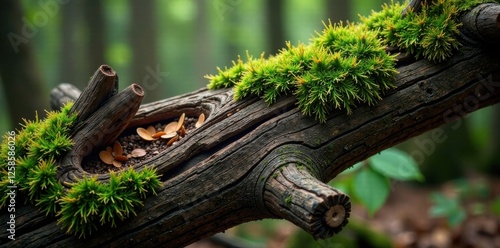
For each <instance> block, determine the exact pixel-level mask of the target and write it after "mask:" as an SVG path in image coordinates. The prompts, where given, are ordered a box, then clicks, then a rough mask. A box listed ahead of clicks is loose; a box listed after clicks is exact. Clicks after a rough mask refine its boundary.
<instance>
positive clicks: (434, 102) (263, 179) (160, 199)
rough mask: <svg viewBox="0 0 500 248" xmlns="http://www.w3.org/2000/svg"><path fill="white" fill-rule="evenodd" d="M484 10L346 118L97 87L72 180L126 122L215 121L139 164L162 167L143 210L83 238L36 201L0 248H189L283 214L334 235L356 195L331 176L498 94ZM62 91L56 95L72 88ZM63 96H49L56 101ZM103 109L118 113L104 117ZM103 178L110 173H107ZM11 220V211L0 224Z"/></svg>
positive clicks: (227, 92)
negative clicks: (456, 43)
mask: <svg viewBox="0 0 500 248" xmlns="http://www.w3.org/2000/svg"><path fill="white" fill-rule="evenodd" d="M481 8H484V9H482V10H481V9H475V10H473V11H472V12H471V13H472V14H469V15H467V16H466V17H465V19H464V22H465V24H464V27H465V28H467V30H468V32H467V34H469V35H470V36H469V37H467V40H468V41H469V42H470V43H469V44H468V46H465V47H462V48H461V50H460V53H458V54H456V55H455V56H453V57H452V58H451V59H449V60H447V61H446V62H444V63H440V64H433V63H431V62H428V61H426V60H416V61H415V60H403V59H402V60H401V61H404V62H401V63H399V64H398V70H399V74H398V76H397V78H396V86H397V88H396V89H394V90H391V91H390V92H388V93H387V94H386V95H385V96H384V99H383V100H381V101H380V102H379V103H378V104H377V105H375V106H359V107H358V108H357V109H355V110H353V112H352V114H350V115H347V114H346V113H345V112H343V111H338V112H336V113H334V114H332V115H330V116H329V117H328V119H327V121H326V122H325V123H318V122H317V121H316V120H314V119H313V118H310V117H305V116H303V115H302V113H300V111H298V110H297V109H296V108H295V105H296V101H295V99H294V98H293V97H285V98H282V99H280V100H279V101H278V102H277V103H275V104H273V105H270V106H268V105H267V104H266V103H265V102H263V101H261V100H260V99H258V98H247V99H245V100H242V101H233V92H232V90H231V89H223V90H214V91H211V90H207V89H201V90H198V91H195V92H191V93H188V94H185V95H181V96H176V97H172V98H168V99H165V100H161V101H158V102H154V103H150V104H145V105H141V106H140V107H139V102H140V99H141V98H142V96H143V95H144V92H143V90H142V89H141V88H140V86H138V85H132V86H131V87H130V88H129V89H128V90H125V91H124V92H125V93H116V92H113V91H114V90H113V89H115V88H114V87H115V86H114V85H113V87H107V88H106V89H104V90H103V89H101V88H99V87H97V88H96V89H94V90H92V91H91V92H90V93H92V94H97V92H95V91H102V92H100V93H98V95H103V96H105V97H104V99H105V100H102V99H101V100H99V101H98V103H92V104H89V101H87V100H86V101H83V103H82V105H79V104H75V106H93V107H91V108H90V107H89V109H90V110H91V111H88V114H86V115H83V117H81V118H82V119H81V120H80V123H85V124H79V126H77V127H78V128H76V129H75V131H74V136H73V137H80V136H81V137H82V139H81V140H78V141H77V142H76V143H77V145H76V146H75V148H74V150H72V151H70V152H69V153H68V154H67V155H66V156H65V158H64V159H63V160H62V161H61V168H62V169H61V170H60V171H58V173H59V174H58V175H59V178H60V179H61V180H64V181H65V182H74V181H76V180H78V179H79V178H81V177H83V176H84V175H86V174H88V173H87V172H85V171H84V170H82V169H81V166H80V164H79V163H81V160H82V159H83V157H85V156H86V155H88V154H89V153H91V152H92V151H94V152H95V151H96V150H97V149H98V148H101V147H102V146H103V145H106V144H107V143H109V142H112V141H113V139H114V138H116V137H117V136H118V135H120V134H121V133H122V132H123V131H124V130H130V129H135V128H136V127H139V126H146V125H149V124H154V123H157V122H160V121H165V120H170V119H174V118H176V117H178V116H180V115H181V114H182V113H185V114H186V115H187V116H194V117H195V116H198V115H199V114H201V113H204V114H205V116H207V119H206V122H205V123H204V124H203V125H202V126H201V127H200V128H198V129H196V130H194V131H193V132H191V133H190V134H189V135H187V136H186V137H185V138H184V139H182V140H181V141H180V142H178V143H177V144H175V145H174V146H171V147H169V148H167V149H165V150H164V151H163V152H161V153H160V154H158V155H157V156H155V157H153V158H151V159H149V160H147V161H145V162H143V163H141V164H137V165H134V168H135V169H137V170H140V169H141V168H142V167H144V166H154V167H155V168H156V169H157V171H158V172H159V173H160V174H162V178H161V180H162V186H161V188H160V189H158V190H157V193H158V194H157V195H156V196H152V197H150V198H148V199H147V200H146V201H145V203H144V206H143V207H142V208H141V209H140V210H139V211H138V212H137V215H136V216H134V217H132V218H130V219H127V220H126V221H123V222H120V223H119V224H118V227H116V228H109V227H102V228H101V229H100V230H99V231H98V232H97V233H93V234H92V235H91V236H90V237H89V238H86V239H78V238H77V237H74V236H71V235H67V234H65V233H64V232H63V231H61V230H60V228H59V227H58V226H57V224H56V221H55V218H53V217H51V216H48V217H47V216H45V215H44V214H43V213H40V212H38V211H37V210H36V208H35V207H33V206H28V205H25V206H18V207H17V209H16V240H8V239H7V238H5V237H7V235H6V232H5V230H2V232H1V234H2V235H1V237H0V240H1V241H2V245H1V247H4V246H5V247H7V246H8V247H23V246H26V245H27V244H29V245H30V246H34V247H35V246H40V247H41V246H43V247H55V246H64V247H66V246H67V247H92V246H99V247H103V246H104V247H108V246H113V247H116V246H125V247H129V246H138V247H149V246H155V245H158V244H164V245H167V246H169V247H181V246H185V245H187V244H190V243H192V242H195V241H197V240H199V239H201V238H204V237H208V236H211V235H214V234H216V233H218V232H221V231H224V230H226V229H227V228H230V227H233V226H235V225H238V224H240V223H244V222H248V221H252V220H259V219H263V218H282V219H287V220H289V221H291V222H293V223H294V224H296V225H298V226H300V227H301V228H303V229H305V230H306V231H308V232H309V233H311V235H313V236H315V237H317V238H326V237H330V236H331V235H333V234H334V233H337V232H339V231H340V230H341V229H342V227H343V226H344V225H345V224H346V223H347V218H348V217H349V211H350V203H349V198H348V197H347V196H346V195H345V194H343V193H342V192H340V191H338V190H336V189H334V188H332V187H330V186H328V185H326V184H325V183H326V182H328V181H330V180H332V179H333V178H335V176H336V175H338V174H339V173H340V172H342V171H343V170H345V169H347V168H348V167H349V166H351V165H353V164H354V163H356V162H358V161H361V160H363V159H366V158H368V157H369V156H371V155H373V154H376V153H378V152H380V151H381V150H383V149H385V148H388V147H391V146H394V145H396V144H398V143H401V142H403V141H405V140H408V139H409V138H411V137H415V136H417V135H419V134H421V133H423V132H425V131H428V130H431V129H433V128H436V127H439V126H441V125H443V124H446V123H449V122H452V121H454V120H457V119H458V118H461V117H464V116H465V115H466V114H468V113H471V112H474V111H476V110H478V109H480V108H483V107H486V106H489V105H492V104H495V103H498V102H499V101H500V59H499V58H500V49H498V46H496V45H488V43H489V44H498V43H494V42H493V40H492V39H496V41H495V42H498V41H499V39H498V35H497V34H498V33H500V31H499V29H500V25H499V20H500V18H498V17H499V13H500V11H499V8H498V5H489V7H484V6H483V7H481ZM469 22H470V23H469ZM479 22H480V23H482V24H484V25H478V23H479ZM485 23H486V24H485ZM492 23H494V24H495V25H492ZM483 27H488V30H484V29H483ZM495 27H496V30H495ZM492 29H493V30H495V31H491V30H492ZM485 37H486V38H485ZM485 39H487V40H488V42H484V40H485ZM103 68H104V70H103V72H106V73H107V74H110V75H111V74H113V73H110V72H112V69H111V68H110V67H107V66H104V67H101V68H100V69H99V70H102V69H103ZM96 74H98V72H97V73H96ZM103 78H106V77H103ZM96 79H97V78H96ZM104 81H106V82H108V83H107V84H106V85H108V84H109V82H112V83H113V84H114V83H115V81H114V79H113V80H111V79H106V80H104ZM64 88H68V87H59V88H58V89H59V91H58V92H59V93H57V94H56V93H54V95H58V96H65V95H66V96H67V95H68V94H65V92H66V91H65V90H62V89H64ZM55 92H57V90H56V91H55ZM84 92H85V91H84ZM146 93H147V92H146ZM83 94H84V93H82V95H83ZM59 99H60V97H55V99H53V101H52V102H53V103H55V104H54V105H55V106H58V102H60V101H59ZM79 99H81V98H79ZM90 99H97V98H95V97H91V98H90ZM77 102H78V100H77ZM124 102H131V104H123V103H124ZM136 107H138V110H137V113H135V110H136ZM77 108H78V109H80V108H82V107H75V109H77ZM82 109H87V108H86V107H83V108H82ZM100 111H107V112H103V113H101V112H100ZM113 112H115V113H120V114H119V115H118V114H116V116H114V115H113ZM131 113H132V114H131ZM134 113H135V114H134ZM103 116H112V118H111V120H110V121H109V122H107V121H103ZM96 128H97V129H98V128H106V129H105V130H106V135H105V136H99V137H97V138H95V139H94V138H92V139H91V140H92V141H93V142H87V141H86V140H85V137H89V136H88V135H84V134H85V133H86V132H92V130H95V129H96ZM101 130H102V129H101ZM79 133H80V134H79ZM105 137H108V138H105ZM94 140H98V141H97V142H94ZM87 144H90V145H87ZM95 176H97V178H98V180H101V181H106V180H107V179H109V174H99V175H95ZM7 219H8V214H7V213H6V212H4V211H3V212H2V215H1V217H0V220H1V222H3V223H6V222H7V221H8V220H7Z"/></svg>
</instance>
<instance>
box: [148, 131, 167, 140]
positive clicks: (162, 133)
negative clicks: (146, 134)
mask: <svg viewBox="0 0 500 248" xmlns="http://www.w3.org/2000/svg"><path fill="white" fill-rule="evenodd" d="M165 134H167V133H165V132H157V133H155V134H153V135H152V136H151V137H153V139H159V138H160V137H161V136H162V135H165Z"/></svg>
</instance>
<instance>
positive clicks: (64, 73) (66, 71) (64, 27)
mask: <svg viewBox="0 0 500 248" xmlns="http://www.w3.org/2000/svg"><path fill="white" fill-rule="evenodd" d="M81 5H82V3H81V1H70V2H68V3H67V4H66V5H64V6H61V7H60V11H61V32H60V33H59V41H60V42H61V51H60V52H59V54H60V58H61V59H60V60H59V64H60V67H59V68H60V70H59V80H58V81H59V83H61V82H66V83H71V84H74V85H75V86H77V87H80V88H83V87H85V83H86V81H85V80H82V79H84V78H85V77H84V75H83V73H82V71H81V70H80V68H81V66H79V64H81V63H82V61H85V60H83V59H82V58H80V57H79V56H80V55H81V54H82V53H80V52H79V51H80V50H81V49H80V48H81V47H79V46H78V45H79V44H81V42H79V39H78V37H77V35H78V33H79V32H78V31H79V30H78V28H79V26H80V25H79V24H80V23H81V11H80V10H81ZM94 68H95V66H94ZM85 75H91V73H90V72H88V73H86V74H85ZM51 83H54V84H55V83H56V82H51Z"/></svg>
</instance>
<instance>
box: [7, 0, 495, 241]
mask: <svg viewBox="0 0 500 248" xmlns="http://www.w3.org/2000/svg"><path fill="white" fill-rule="evenodd" d="M385 2H387V3H389V2H390V1H389V0H372V1H362V0H309V1H303V0H272V1H264V0H254V1H249V0H169V1H167V0H164V1H160V0H157V1H138V0H136V1H134V0H129V1H119V0H106V1H97V0H87V1H83V0H41V1H30V0H22V1H15V0H7V1H2V4H1V6H0V35H1V38H0V39H1V40H0V82H1V84H0V89H1V90H0V117H1V118H0V132H2V133H4V132H5V131H8V130H12V129H13V128H17V127H18V123H19V122H21V118H28V119H33V118H34V113H35V111H38V113H39V115H40V116H42V117H43V116H44V114H43V113H44V109H49V92H50V90H51V89H52V88H53V87H55V86H56V85H58V84H60V83H63V82H65V83H71V84H73V85H75V86H77V87H78V88H80V89H83V88H84V87H85V85H86V83H87V82H88V80H89V78H90V77H91V76H92V74H93V73H94V71H95V70H96V69H97V68H98V67H99V66H100V65H101V64H108V65H110V66H112V67H113V68H114V69H115V70H116V71H117V73H118V75H119V79H120V88H121V89H123V88H124V87H126V86H128V85H130V84H131V83H138V84H140V85H141V86H143V88H144V89H145V90H146V98H145V101H144V102H145V103H146V102H151V101H156V100H160V99H164V98H167V97H170V96H174V95H179V94H183V93H187V92H190V91H193V90H196V89H199V88H202V87H205V86H206V84H207V80H206V79H205V78H204V75H206V74H215V73H216V72H217V70H216V68H217V67H221V68H223V67H224V66H230V65H231V61H232V60H235V59H236V58H237V56H238V55H242V56H245V53H246V51H248V52H249V53H250V54H251V55H254V56H258V55H259V54H260V53H261V52H265V53H266V54H274V53H276V52H277V51H278V50H279V49H280V48H282V47H284V44H285V41H291V42H292V44H297V42H298V41H301V42H304V43H308V42H309V40H310V38H311V37H312V36H313V35H314V34H315V33H314V32H315V31H318V32H319V31H321V30H322V28H323V24H322V22H323V21H327V20H328V19H331V20H332V22H338V21H340V20H344V21H345V20H351V21H358V20H359V17H358V14H361V15H368V14H370V12H371V11H372V10H379V9H380V6H381V5H382V4H383V3H385ZM499 127H500V108H499V106H493V107H489V108H486V109H483V110H480V111H477V112H476V113H474V114H471V115H469V116H467V117H466V118H465V119H463V120H460V121H458V122H455V123H450V124H448V125H446V126H443V127H441V128H440V129H439V130H441V131H442V132H443V135H440V138H439V139H438V140H436V139H435V137H434V136H433V135H432V133H427V134H423V135H421V136H419V137H416V138H415V139H412V140H410V141H408V142H405V143H404V144H402V145H400V146H398V147H400V148H402V149H404V150H405V151H407V152H408V153H409V154H410V155H412V156H413V157H414V159H415V160H417V162H418V163H419V165H420V166H421V168H422V170H423V172H424V175H425V177H426V181H425V183H426V184H428V185H437V184H441V183H444V182H447V181H448V180H456V179H466V178H469V177H470V176H471V175H476V174H477V173H479V174H489V175H495V174H498V172H499V171H500V168H499V167H500V152H499V150H500V129H499ZM492 192H493V191H491V192H489V194H490V195H491V194H494V193H492ZM495 197H497V195H494V198H495ZM495 199H496V198H495ZM499 230H500V227H499ZM265 232H266V231H264V233H265Z"/></svg>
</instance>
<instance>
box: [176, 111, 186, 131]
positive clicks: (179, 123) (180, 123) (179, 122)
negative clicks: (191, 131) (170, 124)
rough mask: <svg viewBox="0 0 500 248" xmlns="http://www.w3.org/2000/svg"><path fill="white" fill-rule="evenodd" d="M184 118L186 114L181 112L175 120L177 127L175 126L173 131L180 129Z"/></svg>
mask: <svg viewBox="0 0 500 248" xmlns="http://www.w3.org/2000/svg"><path fill="white" fill-rule="evenodd" d="M184 118H186V114H184V113H182V115H181V118H179V121H178V122H177V127H176V128H175V131H178V130H179V129H181V127H182V124H184Z"/></svg>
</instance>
